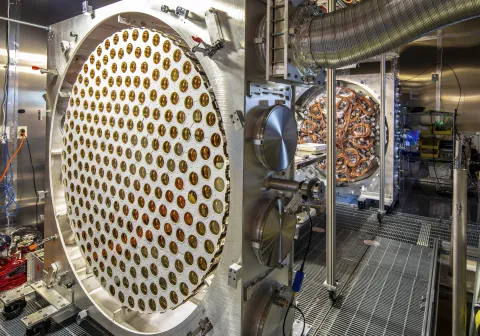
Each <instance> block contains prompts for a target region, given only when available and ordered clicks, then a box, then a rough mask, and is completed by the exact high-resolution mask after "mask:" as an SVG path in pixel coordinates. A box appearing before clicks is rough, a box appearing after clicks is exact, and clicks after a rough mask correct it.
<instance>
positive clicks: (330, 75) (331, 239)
mask: <svg viewBox="0 0 480 336" xmlns="http://www.w3.org/2000/svg"><path fill="white" fill-rule="evenodd" d="M335 9H336V1H335V0H328V12H329V13H331V12H333V11H335ZM327 105H328V106H327V202H326V205H327V227H326V234H327V240H326V243H327V245H326V256H327V279H326V282H325V286H326V287H327V290H328V291H329V294H330V299H332V301H335V300H336V289H337V281H336V278H335V277H336V270H335V268H336V267H335V266H336V265H335V263H336V259H337V258H336V249H337V246H336V245H337V244H336V234H337V233H336V231H337V230H336V223H335V219H336V213H335V187H336V183H337V178H336V173H335V170H336V163H337V151H336V119H337V115H336V114H337V79H336V70H335V69H328V70H327Z"/></svg>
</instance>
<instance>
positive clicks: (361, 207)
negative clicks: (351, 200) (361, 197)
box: [357, 201, 365, 210]
mask: <svg viewBox="0 0 480 336" xmlns="http://www.w3.org/2000/svg"><path fill="white" fill-rule="evenodd" d="M357 206H358V208H359V209H360V210H365V202H363V201H358V203H357Z"/></svg>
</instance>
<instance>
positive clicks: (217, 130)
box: [62, 29, 229, 313]
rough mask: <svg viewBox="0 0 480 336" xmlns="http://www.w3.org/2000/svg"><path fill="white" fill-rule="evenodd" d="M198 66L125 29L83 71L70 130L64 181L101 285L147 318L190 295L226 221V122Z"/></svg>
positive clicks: (164, 43) (66, 130)
mask: <svg viewBox="0 0 480 336" xmlns="http://www.w3.org/2000/svg"><path fill="white" fill-rule="evenodd" d="M206 84H208V80H207V78H206V77H205V74H204V73H203V71H202V70H201V67H200V65H199V63H198V61H197V60H196V59H195V58H194V56H193V55H191V54H190V53H189V52H188V51H187V50H186V49H184V47H182V45H181V44H180V43H178V42H177V41H176V40H175V39H174V38H173V37H171V36H167V35H162V34H161V33H159V32H155V31H152V30H149V29H127V30H123V31H121V32H118V33H115V34H114V35H112V36H110V37H109V38H107V39H106V40H105V41H103V42H102V43H101V44H99V45H98V47H97V48H96V49H95V50H94V51H93V52H92V54H91V55H90V56H89V57H88V58H87V60H86V62H85V64H84V65H83V67H82V69H81V71H80V73H79V75H78V78H77V81H76V83H75V84H74V86H73V92H72V96H71V98H70V101H69V106H68V110H67V111H66V117H65V123H64V126H63V151H62V180H63V185H64V189H65V197H66V201H67V211H68V216H69V221H70V223H71V227H72V229H73V231H74V233H75V238H76V242H77V244H78V246H79V247H80V249H81V252H82V254H83V255H84V257H85V259H86V261H87V264H88V266H89V267H90V269H91V271H92V272H93V274H94V276H95V277H96V278H97V279H98V281H99V282H100V284H101V286H102V287H103V288H104V289H105V290H106V291H107V292H109V293H110V295H111V296H113V297H114V298H116V299H117V300H118V301H119V302H120V303H122V304H123V305H125V306H127V307H129V308H130V309H132V310H136V311H139V312H142V313H155V312H162V311H165V310H167V309H172V308H175V307H177V306H179V305H181V304H182V303H183V302H185V301H186V300H187V299H188V298H189V297H190V296H192V295H194V294H195V293H196V292H197V291H198V290H199V288H201V286H202V284H203V280H204V279H205V277H206V276H208V275H209V274H210V273H211V272H212V270H213V269H214V267H215V265H216V263H217V262H218V260H219V257H220V255H221V251H222V246H223V241H224V235H225V230H226V226H225V223H226V219H227V216H228V193H229V182H228V178H227V165H228V161H227V160H228V158H227V155H226V142H225V136H224V133H223V128H222V120H221V117H220V114H219V112H218V109H217V108H216V105H215V102H214V96H213V94H212V93H211V92H209V90H207V85H206Z"/></svg>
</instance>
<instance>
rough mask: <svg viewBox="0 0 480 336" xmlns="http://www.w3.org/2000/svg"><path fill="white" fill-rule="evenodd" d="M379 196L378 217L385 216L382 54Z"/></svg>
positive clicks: (384, 73) (382, 67) (383, 71)
mask: <svg viewBox="0 0 480 336" xmlns="http://www.w3.org/2000/svg"><path fill="white" fill-rule="evenodd" d="M380 77H381V88H380V195H379V202H378V211H379V214H380V216H383V215H384V214H385V142H386V141H385V115H386V112H385V111H386V94H387V56H386V54H382V56H381V58H380Z"/></svg>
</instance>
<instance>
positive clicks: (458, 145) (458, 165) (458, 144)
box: [448, 130, 463, 275]
mask: <svg viewBox="0 0 480 336" xmlns="http://www.w3.org/2000/svg"><path fill="white" fill-rule="evenodd" d="M454 131H455V130H454ZM453 134H455V132H454V133H453ZM462 144H463V135H460V139H458V140H456V141H455V148H454V153H455V154H454V160H453V177H454V180H453V183H454V185H453V188H455V171H456V170H460V169H462V152H463V151H462ZM454 192H455V190H454ZM455 212H456V211H455V199H453V200H452V218H454V216H455ZM450 242H453V230H452V231H451V237H450ZM448 272H449V274H450V275H452V274H453V248H452V249H451V251H450V265H449V269H448Z"/></svg>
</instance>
